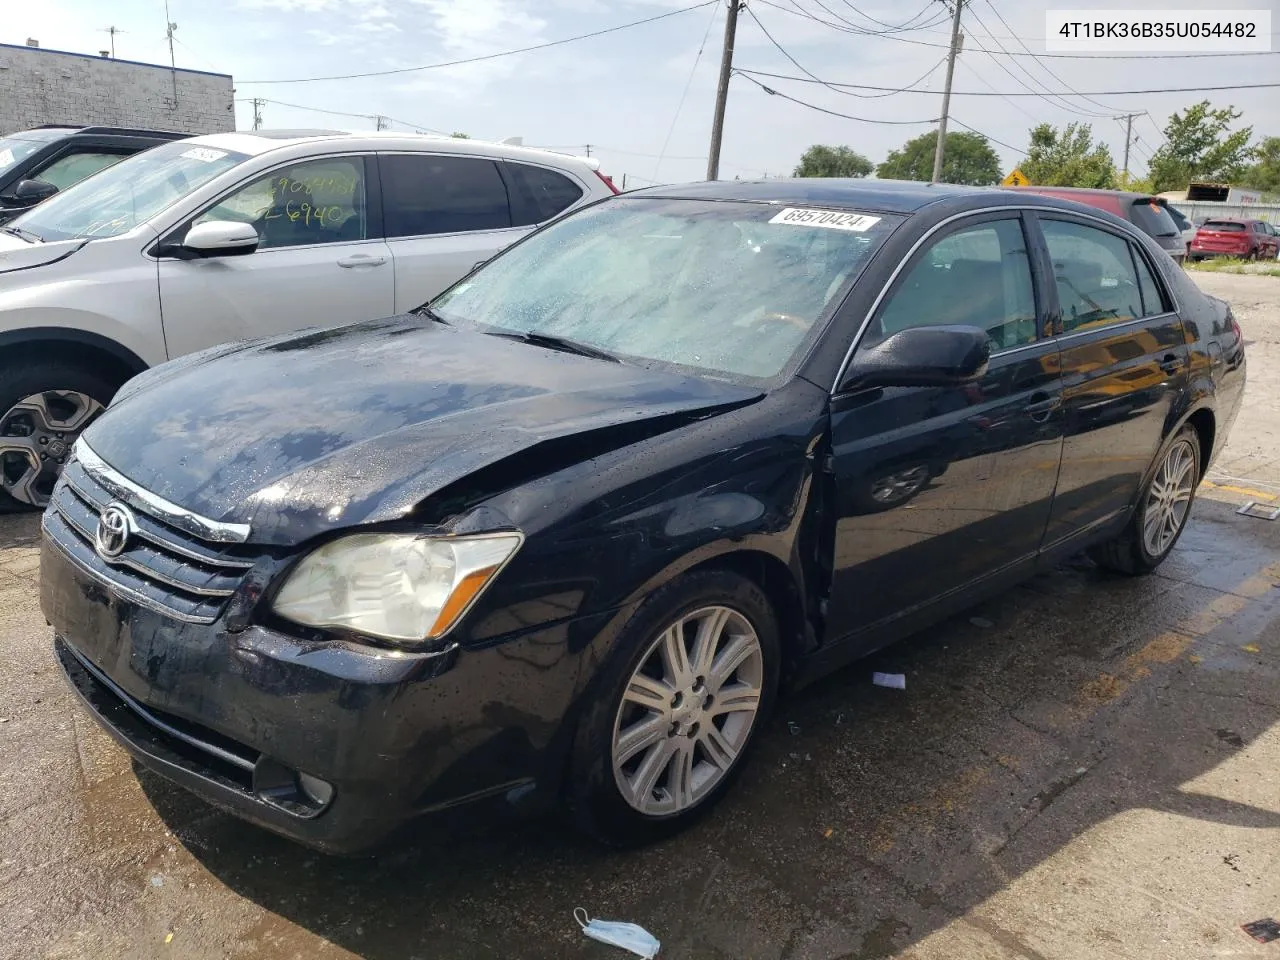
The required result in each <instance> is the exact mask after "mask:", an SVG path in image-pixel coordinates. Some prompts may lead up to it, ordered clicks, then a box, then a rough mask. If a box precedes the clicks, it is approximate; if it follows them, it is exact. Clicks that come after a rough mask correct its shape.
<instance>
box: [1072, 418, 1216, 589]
mask: <svg viewBox="0 0 1280 960" xmlns="http://www.w3.org/2000/svg"><path fill="white" fill-rule="evenodd" d="M1199 483H1200V439H1199V435H1198V434H1197V433H1196V431H1195V428H1193V427H1191V426H1189V425H1188V426H1185V427H1183V428H1182V429H1181V430H1180V431H1178V433H1177V435H1176V436H1174V438H1173V440H1172V441H1171V442H1170V443H1169V445H1168V446H1166V447H1165V448H1164V450H1163V451H1162V452H1161V454H1160V459H1159V461H1158V462H1157V465H1156V469H1155V472H1154V473H1153V474H1152V476H1151V479H1150V481H1148V483H1147V487H1146V490H1145V491H1144V492H1143V495H1142V499H1141V500H1140V502H1139V504H1138V508H1137V509H1136V510H1135V511H1134V513H1133V518H1132V519H1131V520H1130V521H1129V524H1128V526H1127V527H1125V530H1124V532H1123V533H1122V534H1120V536H1118V537H1116V538H1115V539H1114V540H1111V541H1108V542H1107V543H1102V544H1099V545H1098V546H1096V547H1093V548H1092V549H1091V550H1090V551H1089V555H1090V556H1091V557H1092V558H1093V560H1094V562H1095V563H1097V564H1098V565H1099V566H1100V567H1104V568H1106V569H1108V570H1114V571H1116V572H1117V573H1127V574H1141V573H1150V572H1151V571H1152V570H1154V569H1155V568H1156V567H1158V566H1160V564H1161V563H1163V562H1164V559H1165V557H1167V556H1168V555H1169V553H1170V551H1171V550H1173V547H1174V544H1176V543H1177V542H1178V538H1179V537H1180V536H1182V531H1183V530H1184V529H1185V528H1186V525H1187V519H1188V518H1189V517H1190V516H1191V504H1192V502H1193V501H1194V500H1195V495H1196V487H1197V486H1198V485H1199Z"/></svg>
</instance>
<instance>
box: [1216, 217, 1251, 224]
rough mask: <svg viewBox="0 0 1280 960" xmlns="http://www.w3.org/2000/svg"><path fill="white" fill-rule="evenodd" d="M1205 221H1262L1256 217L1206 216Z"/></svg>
mask: <svg viewBox="0 0 1280 960" xmlns="http://www.w3.org/2000/svg"><path fill="white" fill-rule="evenodd" d="M1204 222H1205V223H1262V221H1261V220H1259V219H1257V218H1256V217H1205V218H1204Z"/></svg>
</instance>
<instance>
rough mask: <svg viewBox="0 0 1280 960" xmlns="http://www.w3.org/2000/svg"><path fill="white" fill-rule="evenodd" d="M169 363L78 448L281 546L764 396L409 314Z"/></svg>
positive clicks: (553, 465)
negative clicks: (577, 441) (579, 446)
mask: <svg viewBox="0 0 1280 960" xmlns="http://www.w3.org/2000/svg"><path fill="white" fill-rule="evenodd" d="M175 366H181V369H178V370H176V372H174V373H173V374H172V375H166V371H165V369H164V368H163V367H162V368H160V369H158V370H156V371H154V372H153V373H151V374H144V378H145V379H146V382H145V383H143V384H142V385H141V386H140V387H138V388H136V389H133V390H129V388H126V391H127V393H126V397H125V399H124V400H123V401H121V402H119V403H117V404H115V405H113V406H112V407H111V409H109V410H108V411H107V413H106V414H104V415H103V416H102V417H101V418H100V419H99V420H98V421H97V422H96V423H94V424H93V425H92V426H91V427H90V428H89V429H88V430H87V431H86V433H85V442H86V443H87V444H88V445H89V446H90V447H91V448H92V449H93V450H94V452H95V453H97V454H98V456H100V457H101V458H102V459H103V460H105V461H106V462H107V463H108V464H110V465H111V466H112V467H114V468H115V469H116V470H118V471H120V472H121V473H123V474H124V475H125V476H127V477H128V478H129V479H131V480H133V481H134V482H135V483H137V484H139V485H140V486H142V487H144V488H146V489H147V490H150V491H152V492H154V493H156V494H158V495H159V496H161V497H164V498H165V499H167V500H169V501H171V502H173V503H176V504H178V505H179V506H182V507H185V508H186V509H189V510H192V511H194V512H196V513H198V514H201V515H203V516H205V517H208V518H210V519H215V520H224V521H229V522H240V523H249V524H250V525H251V527H252V534H251V539H252V540H254V541H256V542H261V543H277V544H294V543H298V542H300V541H302V540H305V539H307V538H308V537H311V536H314V535H315V534H317V533H321V532H324V531H326V530H331V529H336V528H340V527H346V526H351V525H354V524H361V523H371V522H377V521H386V520H394V519H397V518H400V517H403V516H406V515H407V514H409V513H410V512H411V511H413V510H414V508H415V507H417V506H418V505H419V504H420V503H421V502H422V501H423V500H425V499H427V498H429V497H431V496H432V495H433V494H436V493H439V492H440V491H442V490H444V489H445V488H453V489H456V487H457V485H458V484H459V482H460V481H463V480H465V479H466V478H468V477H469V476H472V475H475V474H476V473H477V471H485V472H484V474H482V476H483V477H485V482H486V483H490V484H493V483H498V484H502V483H505V484H506V485H507V486H510V485H511V484H512V483H518V482H520V481H521V479H523V478H522V477H521V476H520V475H519V474H520V473H524V474H527V475H530V476H536V475H539V474H540V473H543V472H547V471H550V470H554V469H558V466H559V465H560V464H563V463H564V457H565V455H566V453H571V452H572V444H568V445H566V441H568V440H569V439H570V438H576V437H581V438H582V441H583V447H584V450H585V451H587V452H585V453H584V454H583V456H591V455H594V454H595V453H598V452H601V451H602V450H604V449H608V448H609V446H610V445H611V444H612V446H614V447H616V446H619V445H622V444H626V443H630V442H634V441H635V440H637V439H640V437H641V436H644V435H649V436H651V435H653V434H654V433H656V432H661V431H663V430H667V429H674V428H675V427H677V426H680V425H683V424H685V423H688V422H690V420H692V419H696V418H700V417H704V416H709V415H712V414H714V413H716V412H719V411H722V410H725V409H729V408H733V407H737V406H740V405H742V404H744V403H749V402H751V401H752V400H754V399H757V398H759V396H761V391H759V390H757V389H754V388H749V387H744V386H737V385H733V384H728V383H721V382H717V381H712V380H705V379H701V378H697V377H691V376H683V375H680V374H674V373H668V372H663V371H657V370H652V369H647V368H644V367H639V366H635V365H631V364H621V363H611V362H608V361H604V360H597V359H592V358H586V357H579V356H575V355H570V354H565V353H560V352H556V351H552V350H549V349H544V348H541V347H535V346H530V345H528V344H524V343H518V342H513V341H511V340H507V339H504V338H500V337H494V336H488V335H485V334H482V333H477V332H471V331H464V330H461V329H458V328H453V327H447V326H443V325H441V324H437V323H433V322H431V321H429V320H426V319H425V318H422V317H418V316H404V317H393V318H390V319H388V320H378V321H372V322H368V323H360V324H355V325H352V326H346V327H339V328H336V329H332V330H321V331H316V332H309V333H303V334H298V335H292V336H289V337H285V338H281V339H277V340H272V341H266V342H260V343H257V344H253V345H250V346H247V347H244V348H242V349H240V350H238V351H236V352H234V353H231V354H229V355H214V356H213V357H212V358H211V359H208V360H204V361H202V362H197V363H194V364H188V365H185V366H182V361H178V363H177V364H175ZM543 452H545V456H542V455H541V454H542V453H543ZM508 460H509V461H510V462H511V463H512V464H518V465H519V466H518V469H515V468H513V471H505V473H507V474H513V472H514V475H513V476H502V475H503V474H504V471H502V470H500V469H497V467H498V465H500V464H501V463H502V462H503V461H508ZM486 468H487V469H486ZM499 477H502V479H498V478H499ZM491 492H498V490H496V489H495V490H493V491H491Z"/></svg>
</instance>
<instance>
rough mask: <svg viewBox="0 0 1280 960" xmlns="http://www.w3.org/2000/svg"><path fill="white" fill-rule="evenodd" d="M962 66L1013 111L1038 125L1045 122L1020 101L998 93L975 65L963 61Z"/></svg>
mask: <svg viewBox="0 0 1280 960" xmlns="http://www.w3.org/2000/svg"><path fill="white" fill-rule="evenodd" d="M960 64H961V66H963V67H964V68H965V69H966V70H968V71H969V72H970V73H971V74H973V76H974V77H975V78H976V79H977V80H978V82H979V83H981V84H982V85H983V86H984V87H986V88H987V89H988V90H990V91H991V92H992V94H994V95H995V96H997V97H999V98H1000V99H1002V100H1003V101H1004V102H1005V103H1007V104H1009V106H1011V107H1013V109H1015V110H1017V111H1018V112H1019V113H1021V114H1022V115H1023V116H1024V117H1027V118H1028V119H1029V120H1030V121H1031V122H1032V123H1037V124H1038V123H1042V122H1043V121H1042V120H1041V118H1040V117H1037V116H1036V115H1035V114H1034V113H1032V112H1031V111H1029V110H1027V109H1026V107H1024V106H1023V105H1022V104H1020V103H1018V101H1016V100H1013V99H1010V98H1009V97H1007V96H1005V95H1004V94H1003V93H1001V92H1000V91H998V90H997V89H996V88H995V87H993V86H992V85H991V84H989V83H988V82H987V78H986V77H984V76H983V75H982V74H980V73H979V72H978V71H977V70H975V69H974V68H973V65H972V64H968V63H965V62H964V61H963V60H962V61H960ZM951 95H952V96H953V97H954V96H958V95H960V94H959V93H958V92H957V91H955V90H952V91H951Z"/></svg>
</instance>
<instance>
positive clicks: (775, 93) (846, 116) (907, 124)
mask: <svg viewBox="0 0 1280 960" xmlns="http://www.w3.org/2000/svg"><path fill="white" fill-rule="evenodd" d="M734 73H736V74H738V75H739V76H741V77H742V78H743V79H744V80H750V81H751V82H752V83H754V84H755V85H756V86H757V87H759V88H760V89H761V90H763V91H764V92H765V93H767V94H769V96H771V97H781V98H782V99H783V100H790V101H791V102H792V103H797V104H799V105H800V106H802V107H808V108H809V109H810V110H817V111H818V112H819V113H825V114H829V115H830V116H833V117H840V118H841V119H843V120H857V121H858V122H859V123H879V124H884V125H886V126H895V127H898V126H901V127H911V126H919V125H921V124H927V123H937V122H938V121H937V118H936V117H932V118H930V119H928V120H871V119H868V118H867V117H853V116H850V115H849V114H847V113H838V112H837V111H835V110H828V109H827V108H826V107H819V106H817V105H816V104H812V103H808V102H806V101H804V100H797V99H796V98H795V97H790V96H787V94H785V93H780V92H779V91H777V90H774V89H773V88H772V87H767V86H765V85H764V84H763V83H761V82H760V81H759V80H757V79H756V78H755V77H752V76H748V75H747V74H745V73H743V72H742V71H740V70H734Z"/></svg>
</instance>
